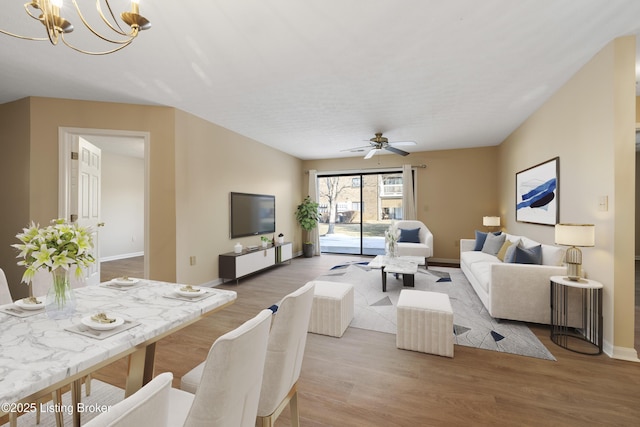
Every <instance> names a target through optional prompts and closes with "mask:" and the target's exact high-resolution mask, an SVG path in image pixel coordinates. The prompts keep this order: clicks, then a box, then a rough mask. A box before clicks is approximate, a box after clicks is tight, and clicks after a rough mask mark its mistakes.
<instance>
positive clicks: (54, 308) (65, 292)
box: [45, 268, 76, 319]
mask: <svg viewBox="0 0 640 427" xmlns="http://www.w3.org/2000/svg"><path fill="white" fill-rule="evenodd" d="M51 276H52V278H53V283H52V284H51V287H50V288H49V291H48V292H47V300H46V306H45V309H46V311H47V315H48V316H49V318H50V319H66V318H70V317H72V316H73V314H74V312H75V311H76V297H75V295H74V293H73V289H71V283H70V281H69V271H68V270H65V269H64V268H58V269H55V270H53V271H52V272H51Z"/></svg>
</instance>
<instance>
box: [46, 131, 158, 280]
mask: <svg viewBox="0 0 640 427" xmlns="http://www.w3.org/2000/svg"><path fill="white" fill-rule="evenodd" d="M80 139H83V140H86V141H88V142H90V143H91V144H93V145H95V146H97V147H99V148H100V149H101V150H102V151H103V157H105V161H106V162H117V165H116V166H115V167H117V168H119V170H118V172H117V173H116V174H115V175H116V176H117V175H122V173H124V172H126V170H130V169H131V167H129V169H127V168H125V167H124V165H128V164H130V163H131V164H137V165H138V166H137V167H136V166H133V168H134V171H135V169H136V168H137V169H138V173H140V172H141V177H140V180H141V181H142V183H141V184H140V186H139V187H140V190H139V191H138V192H137V193H136V194H137V196H135V197H138V198H139V199H141V200H138V201H135V203H134V202H131V199H130V198H129V199H127V198H126V197H133V196H132V190H133V189H134V188H135V186H134V185H122V188H121V189H120V190H119V191H121V194H120V195H119V196H121V197H117V198H114V197H101V201H100V210H101V211H105V212H107V214H108V213H109V212H111V213H113V212H120V213H126V212H130V213H132V214H137V215H139V214H140V213H142V215H140V220H139V223H138V224H137V225H136V226H135V227H136V230H138V231H136V232H131V231H129V229H130V228H131V225H130V224H128V222H129V221H127V220H126V215H119V216H115V217H114V216H113V214H111V216H110V217H109V219H107V220H105V219H104V218H102V219H101V220H100V222H104V223H105V227H100V228H98V230H99V231H98V232H100V231H105V230H106V228H110V230H108V231H109V232H108V233H106V232H105V233H103V234H102V236H104V237H107V239H104V238H100V235H98V239H97V241H98V242H99V243H98V248H97V250H98V252H99V253H101V255H100V256H99V257H98V260H97V262H98V263H100V262H101V261H110V260H114V259H122V258H126V257H129V256H142V257H143V258H144V278H147V277H148V271H149V267H148V257H146V256H145V254H147V253H148V247H149V230H148V229H149V213H148V206H149V191H148V190H149V144H150V135H149V133H148V132H135V131H117V130H107V129H85V128H63V127H61V128H59V131H58V140H59V193H58V194H59V198H58V216H59V217H60V218H67V219H70V216H71V214H72V213H73V212H72V206H73V203H74V194H73V191H72V188H71V184H72V182H73V176H72V173H73V168H72V164H73V162H72V160H71V159H72V151H73V147H74V144H75V143H76V141H78V140H80ZM106 165H107V164H105V166H106ZM103 169H104V168H103ZM140 169H141V171H140ZM106 185H108V184H106ZM110 185H111V186H113V185H117V184H113V183H112V184H110ZM114 191H118V190H114V189H113V188H112V189H111V191H107V194H109V193H110V192H111V193H113V192H114ZM101 193H103V196H104V192H103V191H101ZM118 200H121V201H122V202H119V201H118ZM114 205H115V206H114ZM107 222H108V223H107ZM114 231H116V232H117V233H126V237H124V236H120V237H118V238H117V239H114V234H115V233H114ZM138 239H139V240H138ZM105 240H106V241H105ZM109 240H111V241H114V240H115V241H119V242H120V243H121V244H122V243H124V244H125V245H123V247H124V248H127V246H126V244H127V243H128V244H129V246H132V245H133V244H134V243H135V246H136V247H137V248H138V249H136V250H135V252H131V250H128V249H118V248H114V247H113V246H109V248H108V250H107V251H104V250H101V249H102V246H103V244H102V242H103V241H105V243H107V242H108V241H109ZM140 243H141V244H140ZM140 248H142V249H141V250H140ZM114 250H115V251H116V252H118V253H116V254H114Z"/></svg>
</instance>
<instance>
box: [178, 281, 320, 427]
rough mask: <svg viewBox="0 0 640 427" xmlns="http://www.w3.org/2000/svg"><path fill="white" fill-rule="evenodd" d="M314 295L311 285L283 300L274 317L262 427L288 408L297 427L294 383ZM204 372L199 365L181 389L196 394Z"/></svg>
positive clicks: (260, 407)
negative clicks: (288, 406)
mask: <svg viewBox="0 0 640 427" xmlns="http://www.w3.org/2000/svg"><path fill="white" fill-rule="evenodd" d="M313 291H314V284H313V283H311V282H310V283H307V284H306V285H304V286H302V287H300V288H299V289H298V290H296V291H294V292H292V293H290V294H289V295H287V296H285V297H284V298H283V299H282V301H281V302H280V304H279V305H278V309H277V311H276V313H275V315H274V316H273V322H272V324H271V332H270V333H269V346H268V349H267V357H266V362H265V368H264V377H263V379H262V389H261V392H260V403H259V405H258V420H259V422H260V424H262V425H263V426H272V425H273V424H274V422H275V420H276V419H277V418H278V416H279V415H280V413H281V412H282V411H283V410H284V408H286V406H287V404H289V405H290V410H291V424H292V425H293V426H297V425H299V418H300V417H299V413H298V404H297V402H298V394H297V381H298V378H299V377H300V369H301V367H302V358H303V355H304V349H305V345H306V342H307V329H308V327H309V318H310V317H311V306H312V304H313ZM203 370H204V363H201V364H200V365H198V366H196V367H195V368H193V369H192V370H191V371H189V372H188V373H187V374H185V375H184V376H183V377H182V379H181V381H180V388H181V389H182V390H185V391H188V392H191V393H195V392H196V391H197V389H198V387H199V384H200V382H201V378H202V373H203Z"/></svg>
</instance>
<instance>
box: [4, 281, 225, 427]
mask: <svg viewBox="0 0 640 427" xmlns="http://www.w3.org/2000/svg"><path fill="white" fill-rule="evenodd" d="M194 289H195V291H194ZM73 293H74V296H75V301H76V308H75V312H74V313H73V315H71V316H70V317H67V318H63V319H53V318H50V317H49V316H48V315H47V312H46V310H45V308H38V309H36V308H35V307H28V306H27V305H26V304H24V303H22V304H21V303H20V302H21V301H22V300H19V301H16V302H14V303H13V304H7V305H3V306H0V325H1V327H0V417H4V416H6V415H7V414H9V420H10V425H11V426H15V425H16V423H17V418H18V416H19V415H20V412H29V411H32V410H35V408H36V405H37V404H38V402H39V400H40V399H42V398H48V397H49V396H51V393H52V392H54V391H56V390H59V389H60V388H62V387H65V386H70V388H71V391H72V393H73V395H74V396H76V397H77V399H78V400H79V399H80V393H79V390H80V386H81V380H82V378H83V377H85V376H87V375H89V374H91V373H92V372H94V371H96V370H98V369H100V368H102V367H104V366H107V365H109V364H111V363H113V362H115V361H116V360H119V359H122V358H124V357H128V358H129V367H128V373H127V381H126V388H125V397H126V396H129V395H131V394H133V393H134V392H135V391H137V390H139V389H140V388H141V387H142V386H143V385H144V384H146V383H147V382H149V381H150V380H151V379H152V378H153V375H154V372H153V369H154V362H155V347H156V343H157V342H158V340H160V339H162V338H164V337H166V336H168V335H170V334H173V333H175V332H176V331H178V330H180V329H182V328H185V327H186V326H188V325H190V324H193V323H195V322H197V321H198V320H200V319H201V318H203V317H204V316H207V315H210V314H212V313H214V312H216V311H218V310H221V309H223V308H225V307H227V306H229V305H231V304H233V303H234V302H235V300H236V298H237V293H236V292H234V291H230V290H221V289H216V288H211V287H195V286H194V287H189V286H188V285H183V284H177V283H169V282H162V281H156V280H146V279H134V278H127V280H126V281H125V282H122V281H117V280H116V281H109V282H104V283H101V284H99V285H92V286H85V287H81V288H76V289H73ZM38 300H39V301H40V302H41V303H42V305H44V302H45V299H44V297H41V298H38ZM100 313H104V314H105V315H106V316H107V318H108V319H109V320H114V319H115V320H116V322H114V323H117V324H118V325H117V326H115V327H113V328H111V329H105V328H108V326H105V327H102V326H100V325H94V323H95V322H94V320H93V319H95V316H96V315H98V314H100ZM185 351H189V349H188V348H187V349H185ZM75 409H76V408H75V407H74V411H73V425H74V426H79V425H80V423H81V413H79V412H78V411H76V410H75Z"/></svg>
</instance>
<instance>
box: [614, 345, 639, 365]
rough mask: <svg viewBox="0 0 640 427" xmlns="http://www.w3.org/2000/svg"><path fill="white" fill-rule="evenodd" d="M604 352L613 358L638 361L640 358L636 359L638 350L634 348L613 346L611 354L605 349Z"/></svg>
mask: <svg viewBox="0 0 640 427" xmlns="http://www.w3.org/2000/svg"><path fill="white" fill-rule="evenodd" d="M605 353H606V354H607V355H609V356H610V357H611V358H613V359H617V360H626V361H628V362H640V359H638V352H637V351H636V349H635V348H629V347H616V346H613V348H612V354H609V353H608V352H606V351H605Z"/></svg>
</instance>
